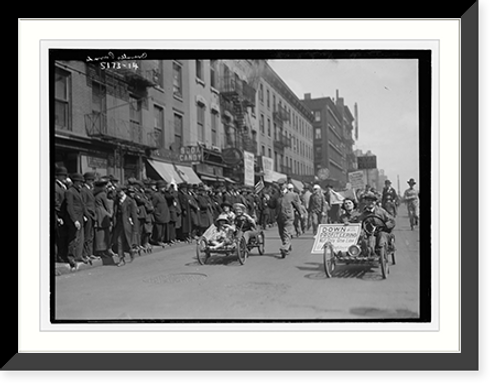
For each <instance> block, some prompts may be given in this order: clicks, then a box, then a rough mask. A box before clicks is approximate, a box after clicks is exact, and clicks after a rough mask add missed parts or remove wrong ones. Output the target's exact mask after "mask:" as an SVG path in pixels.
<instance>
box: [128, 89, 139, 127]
mask: <svg viewBox="0 0 500 392" xmlns="http://www.w3.org/2000/svg"><path fill="white" fill-rule="evenodd" d="M129 108H130V122H131V123H134V124H141V123H142V110H141V109H142V108H141V101H140V100H139V98H137V97H134V96H132V95H131V96H130V105H129Z"/></svg>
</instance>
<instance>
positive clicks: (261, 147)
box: [260, 145, 266, 156]
mask: <svg viewBox="0 0 500 392" xmlns="http://www.w3.org/2000/svg"><path fill="white" fill-rule="evenodd" d="M260 149H261V153H260V155H262V156H265V155H266V147H265V146H264V145H262V146H260Z"/></svg>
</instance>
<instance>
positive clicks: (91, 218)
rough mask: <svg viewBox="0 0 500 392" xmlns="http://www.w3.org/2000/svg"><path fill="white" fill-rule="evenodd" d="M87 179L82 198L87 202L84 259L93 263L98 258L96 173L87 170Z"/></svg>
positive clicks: (84, 218)
mask: <svg viewBox="0 0 500 392" xmlns="http://www.w3.org/2000/svg"><path fill="white" fill-rule="evenodd" d="M83 179H84V180H85V182H84V184H83V186H82V191H81V193H82V198H83V202H84V204H85V214H84V217H83V220H84V224H83V255H82V256H83V261H84V262H85V263H90V264H92V261H94V260H96V259H97V257H95V256H94V228H95V222H96V207H95V197H94V185H93V183H94V180H95V173H93V172H87V173H85V174H84V175H83Z"/></svg>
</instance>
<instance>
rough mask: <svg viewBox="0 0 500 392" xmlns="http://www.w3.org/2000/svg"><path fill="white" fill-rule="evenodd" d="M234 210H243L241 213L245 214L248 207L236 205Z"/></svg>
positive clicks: (240, 204)
mask: <svg viewBox="0 0 500 392" xmlns="http://www.w3.org/2000/svg"><path fill="white" fill-rule="evenodd" d="M233 210H235V211H238V210H241V211H243V212H245V211H246V210H247V207H246V206H245V205H244V204H242V203H234V204H233Z"/></svg>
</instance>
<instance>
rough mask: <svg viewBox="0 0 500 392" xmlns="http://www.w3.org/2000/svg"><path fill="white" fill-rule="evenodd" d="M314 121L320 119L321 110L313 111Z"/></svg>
mask: <svg viewBox="0 0 500 392" xmlns="http://www.w3.org/2000/svg"><path fill="white" fill-rule="evenodd" d="M314 121H321V112H320V111H318V110H317V111H315V112H314Z"/></svg>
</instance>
